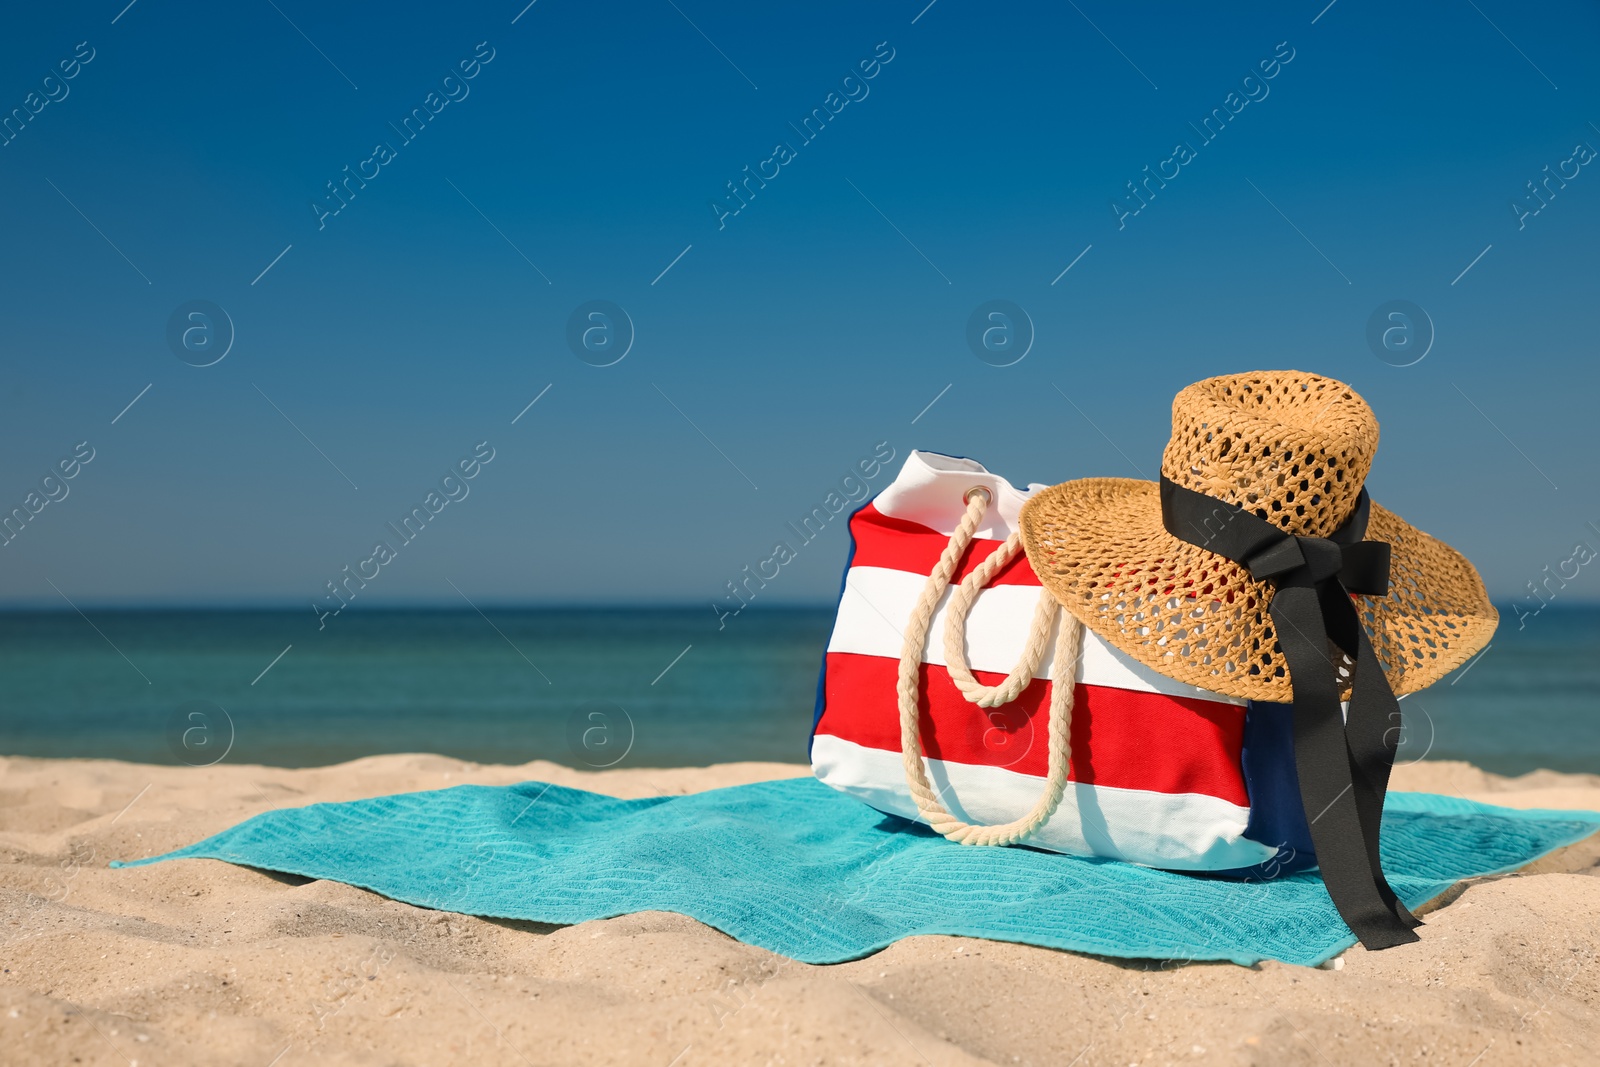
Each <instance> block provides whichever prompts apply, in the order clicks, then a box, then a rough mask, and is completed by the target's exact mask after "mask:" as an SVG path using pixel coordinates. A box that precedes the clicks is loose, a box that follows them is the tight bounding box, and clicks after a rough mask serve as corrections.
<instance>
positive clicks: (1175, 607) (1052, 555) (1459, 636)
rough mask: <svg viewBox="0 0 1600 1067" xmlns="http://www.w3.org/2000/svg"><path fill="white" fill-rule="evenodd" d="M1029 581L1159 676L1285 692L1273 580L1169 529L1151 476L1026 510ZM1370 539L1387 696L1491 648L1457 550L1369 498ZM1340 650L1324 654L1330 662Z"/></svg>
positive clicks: (1494, 616) (1487, 611)
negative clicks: (1378, 560)
mask: <svg viewBox="0 0 1600 1067" xmlns="http://www.w3.org/2000/svg"><path fill="white" fill-rule="evenodd" d="M1021 528H1022V543H1023V546H1024V548H1025V549H1026V550H1027V554H1028V561H1029V562H1030V563H1031V564H1032V565H1033V569H1034V571H1035V572H1036V573H1037V574H1038V575H1039V580H1040V581H1041V582H1043V583H1044V586H1045V588H1047V589H1049V590H1050V592H1051V594H1052V595H1054V596H1055V598H1056V600H1058V601H1059V602H1060V603H1061V605H1062V606H1063V607H1064V608H1066V610H1068V611H1070V612H1071V613H1072V614H1073V615H1075V616H1076V617H1077V618H1078V619H1079V620H1080V621H1082V623H1083V624H1084V625H1085V626H1087V627H1088V628H1089V629H1090V630H1093V631H1094V632H1095V633H1097V634H1099V635H1100V636H1101V637H1102V638H1104V639H1105V640H1106V641H1107V642H1109V643H1110V644H1111V645H1113V646H1115V647H1116V648H1118V649H1120V650H1122V651H1123V652H1125V653H1127V654H1128V655H1130V656H1132V657H1133V658H1134V659H1136V660H1138V661H1139V662H1141V663H1143V664H1145V665H1147V666H1149V667H1152V668H1154V669H1155V670H1157V671H1159V672H1161V673H1162V674H1164V675H1166V676H1167V677H1169V678H1174V679H1177V680H1178V681H1180V682H1188V683H1189V684H1191V685H1196V686H1199V687H1200V688H1202V689H1208V690H1210V691H1212V692H1214V693H1221V694H1223V695H1225V696H1230V697H1235V698H1240V699H1248V700H1268V701H1275V702H1279V703H1289V702H1291V701H1292V699H1293V696H1292V692H1293V691H1292V687H1291V679H1290V677H1289V668H1288V664H1287V663H1285V661H1284V658H1283V653H1282V651H1280V650H1279V648H1278V646H1277V637H1276V634H1275V632H1274V626H1273V622H1272V618H1271V617H1270V616H1269V615H1268V613H1267V608H1268V605H1269V604H1270V602H1271V597H1272V587H1271V585H1270V584H1269V583H1267V582H1258V581H1255V580H1254V579H1252V578H1251V577H1250V573H1249V572H1248V571H1246V570H1245V569H1244V568H1243V567H1242V566H1240V565H1239V564H1237V563H1233V562H1230V561H1229V560H1226V559H1224V558H1222V557H1221V556H1219V555H1216V554H1215V553H1213V552H1209V551H1207V550H1206V549H1203V548H1200V547H1199V546H1197V545H1191V544H1189V543H1188V542H1186V541H1181V540H1179V539H1178V538H1176V537H1173V536H1172V535H1171V534H1169V533H1167V531H1166V530H1165V528H1163V526H1162V524H1161V500H1160V495H1159V490H1158V488H1157V486H1156V485H1155V483H1153V482H1142V481H1135V480H1133V479H1130V478H1086V479H1083V480H1080V481H1074V482H1067V483H1065V484H1062V485H1057V486H1054V487H1052V488H1050V489H1045V490H1041V491H1040V492H1039V493H1037V494H1035V495H1034V496H1033V497H1032V498H1031V499H1030V500H1029V501H1028V502H1027V504H1025V505H1024V506H1023V509H1022V517H1021ZM1366 536H1367V539H1368V540H1370V541H1384V542H1387V543H1388V544H1389V545H1390V551H1391V562H1390V571H1389V595H1388V596H1384V597H1367V596H1360V597H1356V598H1354V599H1355V605H1356V610H1357V612H1358V613H1359V615H1360V617H1361V620H1362V624H1363V625H1364V626H1365V628H1366V631H1367V636H1368V637H1369V638H1370V639H1371V641H1372V645H1373V648H1374V650H1375V651H1376V652H1377V655H1378V659H1379V660H1380V662H1381V663H1382V664H1383V669H1384V673H1385V674H1386V675H1387V676H1388V678H1389V684H1390V686H1391V687H1392V688H1393V689H1394V691H1395V693H1396V694H1404V693H1414V692H1416V691H1417V690H1419V689H1422V688H1423V687H1424V686H1427V685H1429V684H1431V683H1433V682H1435V681H1437V680H1438V679H1440V678H1441V677H1443V676H1444V675H1445V674H1447V673H1449V672H1450V671H1451V670H1454V669H1455V668H1456V667H1459V666H1461V665H1462V664H1463V663H1465V662H1467V660H1468V659H1470V658H1472V656H1473V655H1474V654H1475V653H1477V652H1478V650H1479V649H1481V648H1483V647H1484V645H1486V644H1488V642H1489V639H1490V637H1491V636H1492V635H1493V633H1494V628H1495V624H1496V623H1497V622H1498V620H1499V615H1498V613H1496V611H1495V609H1494V607H1493V606H1492V605H1491V604H1490V603H1489V597H1488V594H1487V593H1486V592H1485V591H1484V588H1483V581H1482V579H1480V578H1479V577H1478V573H1477V571H1475V570H1474V569H1473V567H1472V564H1470V563H1468V562H1467V561H1466V559H1465V558H1464V557H1463V556H1462V555H1461V554H1460V553H1459V552H1457V551H1456V550H1455V549H1453V548H1451V547H1450V546H1449V545H1447V544H1445V543H1444V542H1442V541H1439V540H1437V539H1436V538H1433V537H1429V536H1428V535H1427V534H1425V533H1423V532H1422V531H1420V530H1418V529H1416V528H1415V527H1413V526H1411V525H1409V524H1408V523H1406V522H1404V521H1403V520H1401V519H1400V518H1399V517H1398V516H1396V515H1395V514H1394V513H1393V512H1391V511H1388V510H1386V509H1384V508H1381V507H1379V506H1378V505H1377V504H1373V505H1372V512H1371V518H1370V520H1369V522H1368V526H1367V535H1366ZM1339 659H1340V657H1339V656H1338V653H1337V651H1336V650H1332V649H1330V661H1329V668H1330V670H1334V671H1337V670H1338V669H1339V666H1340V664H1339V663H1336V662H1335V661H1336V660H1339Z"/></svg>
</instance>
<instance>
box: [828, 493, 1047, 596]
mask: <svg viewBox="0 0 1600 1067" xmlns="http://www.w3.org/2000/svg"><path fill="white" fill-rule="evenodd" d="M850 535H851V536H852V537H854V538H855V542H856V553H855V556H854V557H853V558H852V559H851V560H850V566H852V567H883V568H885V569H886V570H893V571H910V572H911V573H912V574H921V575H929V574H932V573H933V568H934V567H936V566H937V565H938V563H939V557H940V556H942V555H944V550H945V549H946V548H948V547H949V545H950V535H949V534H942V533H940V532H939V531H937V530H933V529H930V528H928V527H926V526H924V525H922V524H921V523H919V522H911V521H910V520H908V519H896V518H893V517H892V516H889V515H885V514H883V513H882V512H880V511H879V510H878V509H877V508H876V507H874V506H873V505H871V504H868V505H867V506H866V507H864V508H862V509H861V510H860V511H858V512H856V513H855V515H854V517H852V518H851V520H850ZM999 547H1000V542H999V541H993V540H978V539H974V540H973V542H972V544H971V545H969V546H968V547H967V552H966V555H964V556H963V557H962V558H961V566H959V567H958V568H956V573H955V574H954V575H953V576H952V577H951V579H950V581H951V582H952V583H959V582H960V581H961V579H963V578H965V577H966V576H967V575H968V574H970V573H972V571H974V570H975V569H977V567H978V565H979V564H980V563H982V562H983V561H984V560H986V559H988V558H989V556H990V554H992V553H993V552H994V550H995V549H997V548H999ZM989 584H990V585H1035V586H1036V585H1038V584H1039V576H1038V575H1036V574H1034V573H1033V568H1032V567H1030V566H1029V565H1028V558H1027V557H1026V556H1025V555H1023V554H1022V553H1021V552H1018V553H1017V555H1016V558H1014V559H1013V560H1012V561H1011V562H1010V563H1007V564H1006V565H1005V566H1004V567H1001V568H1000V570H999V571H998V572H996V574H995V575H994V577H993V578H991V579H990V580H989Z"/></svg>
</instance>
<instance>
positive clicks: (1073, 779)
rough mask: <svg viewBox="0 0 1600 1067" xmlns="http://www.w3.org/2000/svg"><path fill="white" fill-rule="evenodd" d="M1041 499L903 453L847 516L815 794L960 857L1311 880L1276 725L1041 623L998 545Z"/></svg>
mask: <svg viewBox="0 0 1600 1067" xmlns="http://www.w3.org/2000/svg"><path fill="white" fill-rule="evenodd" d="M1043 488H1045V487H1044V486H1039V485H1033V486H1029V488H1028V489H1027V490H1025V491H1024V490H1019V489H1017V488H1015V487H1013V486H1012V485H1011V484H1010V483H1009V482H1007V481H1006V480H1005V479H1003V478H1000V477H998V476H996V475H994V474H991V473H989V472H988V471H987V470H985V469H984V467H983V466H982V465H980V464H978V463H976V462H974V461H972V460H970V459H958V458H953V457H950V456H942V455H938V454H935V453H930V452H912V453H911V454H910V456H908V457H907V459H906V462H905V466H904V467H903V468H902V469H901V471H900V473H899V475H898V476H897V477H896V479H895V480H894V482H893V483H891V484H890V485H889V486H887V487H886V488H885V489H884V490H883V491H882V492H881V493H879V494H878V496H877V497H875V498H874V499H873V500H871V501H869V502H868V503H867V504H866V505H864V506H863V507H862V508H861V509H860V510H859V511H857V512H856V513H855V514H854V515H852V516H851V519H850V539H851V550H850V558H849V563H848V565H847V567H846V570H845V576H844V585H843V589H842V592H841V596H840V600H839V607H838V614H837V618H836V621H835V624H834V628H833V634H832V636H831V638H830V639H829V642H828V649H827V654H826V656H825V658H824V662H823V669H822V677H821V679H820V681H819V684H818V694H817V715H816V721H815V725H814V727H813V731H812V738H811V762H812V767H813V770H814V773H815V774H816V776H817V777H818V778H819V779H820V780H821V781H822V782H824V783H826V784H827V785H829V786H831V787H833V788H835V789H838V790H840V791H842V792H845V793H848V794H850V795H852V796H855V797H857V798H858V799H860V800H862V801H865V802H866V803H867V804H869V805H871V806H872V807H874V808H876V809H878V810H879V811H882V812H885V813H887V814H890V815H896V816H900V817H902V818H905V819H912V820H917V821H920V822H925V823H927V824H928V825H930V826H932V827H933V829H935V830H937V831H938V832H940V833H942V834H944V835H945V836H947V837H950V838H951V839H952V840H957V841H962V842H965V843H969V844H1010V843H1021V844H1026V845H1029V846H1032V847H1036V848H1043V849H1048V850H1052V851H1056V852H1065V853H1071V854H1074V855H1083V856H1104V857H1109V858H1114V859H1120V860H1126V861H1129V862H1132V863H1139V864H1143V865H1146V866H1151V867H1159V868H1164V869H1168V870H1181V871H1211V872H1228V873H1233V874H1238V875H1242V876H1260V877H1271V876H1274V875H1276V874H1278V873H1282V872H1286V871H1289V870H1296V869H1301V868H1304V867H1307V866H1310V865H1313V864H1314V863H1315V860H1314V858H1313V857H1312V855H1311V848H1310V835H1309V830H1308V829H1307V826H1306V822H1305V816H1304V814H1303V810H1302V806H1301V802H1300V795H1299V791H1298V786H1297V783H1296V780H1295V777H1294V771H1293V761H1294V756H1293V737H1292V734H1291V731H1290V726H1289V717H1288V716H1286V715H1283V714H1271V713H1270V712H1271V710H1273V709H1277V705H1263V706H1262V710H1261V711H1260V712H1253V711H1252V709H1251V707H1250V705H1249V703H1248V702H1247V701H1244V700H1240V699H1235V698H1232V697H1226V696H1221V695H1219V694H1216V693H1212V692H1208V691H1206V690H1203V689H1199V688H1196V687H1195V686H1192V685H1188V684H1185V683H1182V682H1177V681H1173V680H1172V679H1169V678H1166V677H1164V676H1163V675H1161V674H1159V673H1157V672H1156V671H1154V670H1152V669H1150V668H1149V667H1146V666H1144V665H1143V664H1140V663H1138V662H1136V661H1135V660H1133V659H1132V658H1130V657H1129V656H1127V655H1125V654H1124V653H1122V652H1120V651H1118V650H1117V649H1115V648H1113V647H1111V646H1110V645H1108V644H1106V643H1104V642H1102V641H1101V640H1100V639H1099V638H1098V637H1097V636H1095V635H1094V634H1093V633H1092V632H1090V631H1088V630H1086V629H1085V628H1084V627H1083V626H1082V625H1081V624H1079V623H1078V622H1076V620H1074V619H1073V618H1072V616H1070V615H1068V614H1067V613H1065V612H1063V611H1061V610H1060V609H1059V608H1058V607H1057V605H1056V603H1055V601H1054V600H1053V599H1052V598H1051V597H1050V595H1049V594H1048V593H1046V592H1044V590H1043V588H1042V587H1041V585H1040V583H1039V579H1038V578H1037V577H1036V576H1035V574H1034V572H1033V570H1032V568H1031V567H1030V566H1029V564H1028V560H1027V557H1026V555H1025V554H1024V553H1023V552H1022V550H1021V547H1020V544H1019V538H1018V537H1017V536H1016V529H1017V520H1018V513H1019V511H1020V510H1021V507H1022V505H1023V503H1024V502H1025V501H1026V500H1027V499H1028V497H1029V496H1030V495H1031V494H1032V493H1034V492H1036V491H1038V490H1040V489H1043Z"/></svg>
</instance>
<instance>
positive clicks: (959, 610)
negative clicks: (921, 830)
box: [896, 487, 1083, 845]
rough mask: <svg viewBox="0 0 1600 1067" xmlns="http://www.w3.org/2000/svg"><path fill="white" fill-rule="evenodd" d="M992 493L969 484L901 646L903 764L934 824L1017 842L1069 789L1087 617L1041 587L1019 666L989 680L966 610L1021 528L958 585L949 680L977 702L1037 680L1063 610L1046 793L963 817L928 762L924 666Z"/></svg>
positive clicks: (978, 841) (970, 838)
mask: <svg viewBox="0 0 1600 1067" xmlns="http://www.w3.org/2000/svg"><path fill="white" fill-rule="evenodd" d="M990 497H991V494H990V492H989V490H988V489H985V488H982V487H978V488H974V489H969V490H967V493H966V497H965V502H966V505H967V510H966V513H965V514H964V515H962V517H961V522H960V523H959V524H957V526H956V529H955V532H954V533H952V534H951V535H950V543H949V544H948V545H946V546H945V550H944V554H943V555H941V556H940V557H939V563H938V565H937V566H935V567H934V569H933V573H932V574H930V575H928V581H927V583H926V584H925V585H924V586H923V587H922V595H921V596H920V597H918V599H917V603H916V606H915V607H914V608H912V611H911V619H910V621H909V623H908V624H907V626H906V633H905V644H904V645H903V646H902V648H901V652H900V676H899V683H898V685H897V687H896V691H897V695H898V696H899V698H900V755H901V758H902V760H903V762H904V764H905V772H906V785H907V786H909V787H910V789H911V798H912V800H913V801H915V802H916V805H917V811H919V812H920V813H921V814H922V816H923V818H925V819H926V820H927V821H928V825H929V826H931V827H933V829H934V830H935V831H937V832H938V833H940V834H942V835H944V836H945V837H947V838H949V839H950V840H951V841H955V842H957V843H959V844H963V845H1011V844H1016V843H1017V842H1018V841H1021V840H1022V839H1023V838H1025V837H1027V836H1028V835H1029V834H1031V833H1033V832H1034V831H1035V830H1037V829H1038V828H1039V827H1040V826H1042V825H1044V823H1045V821H1046V820H1048V819H1049V818H1050V816H1051V815H1053V814H1055V810H1056V808H1057V807H1058V806H1059V805H1060V803H1061V796H1062V794H1063V793H1064V792H1065V791H1066V785H1067V770H1068V767H1069V763H1070V758H1071V736H1072V698H1073V688H1074V685H1075V683H1076V680H1077V673H1078V658H1079V656H1080V655H1081V653H1082V650H1083V624H1082V623H1080V622H1079V621H1078V620H1077V619H1076V618H1074V617H1073V616H1072V615H1071V614H1070V613H1069V612H1067V611H1064V610H1062V609H1061V608H1060V606H1059V605H1057V604H1056V602H1055V600H1054V598H1053V597H1051V595H1050V591H1049V590H1047V589H1041V590H1040V592H1039V604H1038V607H1036V608H1035V609H1034V613H1033V622H1032V624H1031V625H1030V627H1029V629H1028V640H1027V642H1026V644H1025V645H1024V647H1023V650H1022V655H1021V657H1020V658H1019V659H1018V661H1017V665H1016V666H1015V667H1014V668H1012V670H1011V673H1010V674H1008V675H1007V676H1006V679H1005V681H1003V682H1001V683H1000V684H999V685H996V686H986V685H983V684H982V683H981V682H979V681H978V680H977V679H976V678H974V677H973V676H972V670H971V668H970V667H969V666H968V664H967V655H966V629H967V613H968V612H969V611H970V610H971V608H972V605H973V603H974V602H975V601H976V600H977V599H978V594H979V593H981V592H982V591H983V587H984V586H985V585H986V584H988V582H989V579H990V578H992V577H993V576H994V574H995V572H996V571H998V570H999V569H1000V568H1001V567H1004V566H1005V565H1006V564H1007V563H1009V562H1010V561H1011V560H1012V558H1013V557H1015V556H1016V554H1017V552H1018V550H1019V549H1020V548H1021V545H1022V535H1021V533H1020V532H1019V533H1013V534H1012V535H1011V536H1010V537H1008V538H1007V539H1006V541H1005V543H1004V544H1002V545H1001V546H1000V547H999V548H997V549H995V550H994V552H992V553H991V554H990V555H989V558H988V559H986V560H984V561H983V562H982V563H980V564H979V565H978V566H977V567H975V568H974V569H973V571H972V573H971V574H969V575H967V576H966V578H965V579H963V580H962V582H961V584H960V585H959V586H957V587H956V590H955V592H954V593H953V594H952V595H951V598H950V606H949V608H948V610H947V611H946V616H945V641H944V654H945V662H946V664H947V665H948V667H949V670H950V677H951V680H952V681H954V682H955V685H956V688H958V689H959V690H960V691H961V694H962V696H964V697H966V699H967V700H968V701H969V702H971V703H973V704H976V705H978V706H979V707H982V708H994V707H999V706H1000V705H1002V704H1007V703H1010V702H1011V701H1013V700H1015V699H1016V698H1017V697H1018V696H1019V695H1020V694H1021V692H1022V691H1023V689H1025V688H1027V686H1028V684H1029V683H1030V682H1032V681H1033V677H1034V674H1035V672H1037V671H1038V669H1039V665H1040V664H1041V663H1042V662H1043V661H1044V650H1045V648H1046V646H1047V645H1048V642H1049V640H1050V630H1051V627H1052V626H1053V625H1054V624H1055V622H1056V617H1057V615H1059V616H1060V619H1061V625H1060V627H1059V628H1058V629H1057V633H1056V646H1055V662H1054V664H1053V667H1054V669H1053V671H1052V672H1051V679H1050V681H1051V686H1050V712H1049V720H1048V722H1049V725H1048V737H1049V740H1048V744H1049V764H1048V769H1047V771H1046V773H1045V787H1044V792H1043V794H1041V795H1040V797H1039V800H1038V801H1037V802H1036V803H1035V804H1034V806H1033V809H1032V810H1031V811H1029V812H1028V813H1027V814H1026V815H1024V816H1022V817H1021V818H1019V819H1015V820H1013V821H1011V822H1008V823H1004V824H1001V825H998V826H980V825H976V824H973V823H967V822H962V821H961V820H960V819H957V818H956V817H955V816H953V815H951V814H950V812H949V811H948V810H946V809H945V807H944V805H943V804H942V803H940V801H939V797H938V794H937V793H936V792H935V791H934V788H933V786H932V784H931V783H930V782H929V781H928V773H927V769H926V768H925V767H924V766H923V753H922V737H921V731H920V723H919V708H918V704H919V693H918V684H917V683H918V672H919V670H920V669H921V666H922V653H923V650H924V648H925V647H926V646H927V641H928V629H929V627H930V626H931V624H932V622H933V616H934V612H935V611H936V610H937V609H938V606H939V601H940V600H941V599H942V598H943V597H944V594H945V590H946V589H947V588H948V586H949V584H950V576H951V575H952V574H954V573H955V569H956V565H957V563H959V562H960V560H961V557H962V555H963V554H965V553H966V551H967V547H968V546H969V545H970V544H971V543H972V538H973V534H974V533H975V531H976V530H977V528H978V523H979V521H980V520H981V519H982V518H983V514H984V511H985V510H986V509H987V507H988V505H989V502H990Z"/></svg>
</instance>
